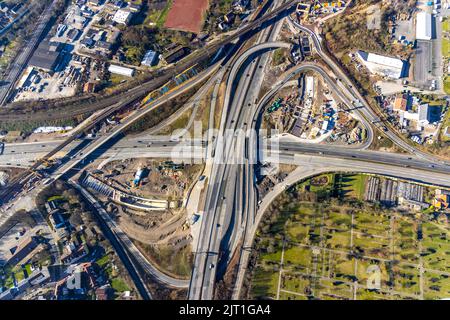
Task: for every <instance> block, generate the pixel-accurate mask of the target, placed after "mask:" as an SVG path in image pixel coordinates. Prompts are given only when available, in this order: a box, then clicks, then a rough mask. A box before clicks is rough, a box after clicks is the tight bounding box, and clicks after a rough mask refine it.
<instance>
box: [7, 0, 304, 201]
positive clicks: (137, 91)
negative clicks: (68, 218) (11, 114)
mask: <svg viewBox="0 0 450 320" xmlns="http://www.w3.org/2000/svg"><path fill="white" fill-rule="evenodd" d="M297 2H298V0H293V1H289V2H288V3H285V4H283V5H281V6H279V7H277V8H276V9H274V10H273V11H272V12H270V13H269V14H266V15H264V16H262V17H258V18H257V19H256V20H255V21H252V22H250V23H248V25H246V26H245V27H243V28H240V29H239V30H238V31H237V32H236V33H234V34H232V35H230V36H228V37H226V38H225V39H222V40H220V41H217V42H215V43H214V44H212V45H210V46H208V47H207V48H205V49H204V50H203V51H202V52H197V54H192V56H191V58H190V59H187V60H185V62H183V63H181V64H179V65H178V66H177V65H175V66H173V68H172V69H171V70H165V72H164V75H162V76H161V77H159V78H155V79H152V80H151V81H150V82H149V83H144V84H142V85H140V86H138V87H135V88H134V89H131V90H128V91H127V92H126V93H125V94H124V95H117V96H115V97H113V99H114V100H112V101H110V100H108V99H104V100H103V102H104V103H106V104H105V106H104V107H106V106H108V108H106V109H105V110H104V111H102V112H101V113H100V114H99V115H98V116H96V117H94V118H93V119H92V120H91V121H90V123H89V124H88V125H86V126H85V127H84V128H82V129H80V130H79V131H75V132H73V134H72V135H71V136H70V137H68V138H67V139H66V140H65V141H64V142H63V143H61V144H60V145H59V146H58V147H56V148H55V149H53V150H52V151H51V152H49V153H48V154H47V155H45V156H44V157H43V159H40V160H38V161H36V162H35V163H34V164H33V166H32V167H31V169H32V170H36V169H38V168H39V167H40V166H41V165H42V164H44V163H45V161H47V160H48V159H50V158H52V157H53V156H54V155H56V154H57V153H58V152H59V151H61V150H62V149H63V148H64V147H66V146H68V145H69V144H71V143H72V142H74V141H75V140H76V139H77V137H78V136H79V135H80V134H81V133H83V132H87V131H88V130H90V129H92V128H94V127H95V126H96V124H97V123H101V122H102V121H105V120H106V119H107V118H108V117H109V116H111V115H112V114H114V113H115V112H117V111H118V110H121V109H122V108H124V107H125V106H127V105H130V104H132V103H133V102H135V101H136V100H137V99H139V98H140V97H142V95H143V94H144V93H146V92H147V93H148V92H150V91H152V90H154V89H157V88H158V87H160V86H162V85H163V84H164V83H166V82H167V81H168V80H169V79H171V78H172V77H173V76H175V75H177V74H178V73H179V71H177V70H180V69H181V70H186V69H187V68H189V67H191V66H193V65H195V64H196V63H198V62H200V61H203V60H205V59H206V58H208V57H209V56H210V54H211V52H215V50H218V49H219V48H221V47H223V46H224V45H226V44H227V43H230V42H231V41H234V40H235V39H238V38H240V37H242V36H244V35H246V34H247V33H248V32H250V31H253V30H255V29H256V30H259V29H260V28H261V26H262V25H263V24H264V23H266V22H267V21H270V20H272V19H278V16H279V15H280V14H282V13H283V12H285V11H286V10H288V9H290V8H292V7H293V6H294V5H295V4H296V3H297ZM213 49H214V50H213ZM217 67H218V64H217V63H216V64H215V65H213V66H211V67H209V68H208V70H207V71H205V72H203V73H202V76H205V75H208V74H209V72H211V70H214V69H215V68H217ZM177 68H178V69H177ZM199 78H201V77H197V78H195V79H196V80H194V81H190V82H189V84H192V83H193V82H196V81H198V79H199ZM183 87H184V90H185V89H186V87H189V85H188V86H185V85H184V86H183ZM182 91H183V90H179V89H177V90H176V91H175V92H177V94H179V93H181V92H182ZM170 96H172V97H173V96H174V95H173V92H172V93H170V94H168V95H166V96H163V97H162V98H161V99H158V102H161V103H162V102H165V101H167V99H168V97H170ZM159 104H160V103H159ZM153 105H154V104H153ZM148 109H149V108H147V110H148ZM145 113H146V112H145V111H144V114H145ZM131 118H132V117H131ZM139 118H140V116H139V115H137V116H136V117H135V118H134V119H135V120H137V119H139ZM128 119H130V117H129V118H128ZM128 121H129V122H128V124H127V125H124V127H128V125H130V124H131V123H133V121H134V120H133V119H131V120H128ZM113 131H115V130H113ZM113 134H114V132H113ZM109 139H110V138H108V137H106V138H103V139H97V142H96V143H95V145H96V146H99V145H102V144H103V143H104V142H106V141H108V140H109ZM102 140H103V142H102ZM95 148H96V147H91V148H90V149H89V150H88V151H87V154H89V153H91V152H92V151H93V150H95ZM83 158H84V157H83ZM72 160H73V159H72ZM81 160H82V159H80V161H81ZM78 162H79V161H76V160H73V161H69V163H66V164H65V169H64V170H62V174H64V173H65V172H67V171H68V170H70V169H71V168H72V167H74V166H75V165H76V163H78ZM32 176H33V175H32V174H29V173H25V174H22V175H20V176H18V177H17V178H16V181H14V182H12V183H11V185H10V186H8V188H6V189H5V190H2V192H1V196H2V198H3V199H2V200H3V203H6V202H8V201H10V200H11V198H12V197H13V195H14V194H15V193H16V192H17V191H18V190H20V188H21V187H22V186H23V185H24V183H27V182H28V181H29V180H30V179H31V178H32ZM57 177H59V176H57Z"/></svg>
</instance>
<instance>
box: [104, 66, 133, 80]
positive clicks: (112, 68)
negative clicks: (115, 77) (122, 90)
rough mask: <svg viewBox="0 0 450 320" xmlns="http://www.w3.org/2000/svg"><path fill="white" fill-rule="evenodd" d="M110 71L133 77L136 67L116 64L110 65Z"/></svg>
mask: <svg viewBox="0 0 450 320" xmlns="http://www.w3.org/2000/svg"><path fill="white" fill-rule="evenodd" d="M108 71H109V72H111V73H115V74H119V75H121V76H126V77H132V76H133V75H134V69H131V68H126V67H121V66H118V65H115V64H112V65H110V66H109V68H108Z"/></svg>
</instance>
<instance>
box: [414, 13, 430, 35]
mask: <svg viewBox="0 0 450 320" xmlns="http://www.w3.org/2000/svg"><path fill="white" fill-rule="evenodd" d="M432 38H433V17H432V16H431V14H430V13H427V12H424V11H421V12H419V13H418V14H417V17H416V40H431V39H432Z"/></svg>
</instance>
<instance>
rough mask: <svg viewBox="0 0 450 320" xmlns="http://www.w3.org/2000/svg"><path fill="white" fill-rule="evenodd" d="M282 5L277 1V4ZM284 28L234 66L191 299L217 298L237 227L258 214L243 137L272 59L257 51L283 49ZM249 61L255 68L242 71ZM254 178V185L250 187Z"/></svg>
mask: <svg viewBox="0 0 450 320" xmlns="http://www.w3.org/2000/svg"><path fill="white" fill-rule="evenodd" d="M276 4H277V3H276V2H274V4H273V5H274V6H276ZM280 24H281V22H280ZM279 28H280V27H279V26H278V23H275V24H274V27H273V28H268V29H265V30H263V32H262V33H261V34H260V35H259V36H258V39H257V41H256V45H257V48H256V49H255V48H253V49H250V50H248V51H246V52H245V53H244V54H243V55H241V56H240V57H239V58H238V59H236V60H235V61H233V63H232V65H231V71H230V73H229V75H228V78H227V82H226V84H227V86H226V93H225V101H224V103H223V110H222V117H221V123H220V127H219V135H218V138H217V140H216V141H215V142H214V143H215V146H213V152H212V154H214V161H213V163H212V166H211V169H210V175H209V181H208V187H207V191H206V201H205V206H204V210H203V211H204V213H203V217H204V218H203V219H202V225H201V229H200V239H199V241H198V247H197V248H196V250H195V259H194V267H193V271H192V277H191V284H190V287H189V294H188V298H189V299H191V300H198V299H203V300H204V299H206V300H209V299H212V298H213V297H214V285H215V281H216V276H217V272H218V269H219V267H220V265H219V264H220V263H221V262H223V261H224V260H225V262H226V259H227V253H228V254H229V253H231V249H232V248H233V247H234V244H233V242H234V241H236V240H237V239H235V237H236V236H238V233H237V232H236V228H237V229H239V227H240V226H242V223H243V222H244V221H242V220H244V219H246V218H245V216H246V215H248V213H249V212H253V211H254V210H253V208H254V205H255V200H256V199H255V198H254V197H253V196H251V195H250V194H249V193H252V194H253V193H254V185H253V171H252V169H253V166H251V165H249V164H248V160H245V159H244V153H245V152H244V145H245V141H246V140H247V139H248V138H249V137H248V136H246V135H245V134H239V132H243V130H245V129H246V127H247V123H248V122H247V119H251V116H252V112H251V110H252V109H254V108H255V104H254V99H255V96H256V97H257V94H259V88H260V85H261V83H262V80H263V75H264V66H266V63H267V58H268V55H263V57H257V58H255V59H253V61H250V59H249V57H250V56H251V55H252V54H253V53H255V52H257V51H261V50H267V49H269V48H274V47H277V46H276V45H275V46H274V45H273V44H272V43H271V41H272V39H274V38H276V36H277V34H278V32H279ZM263 43H267V44H266V45H265V44H263ZM258 45H259V46H258ZM245 61H249V63H248V64H246V65H245V66H244V67H242V65H243V63H244V62H245ZM241 67H242V68H241ZM254 89H256V90H254ZM236 133H237V134H236ZM247 141H248V140H247ZM238 163H241V164H242V163H243V164H245V165H238ZM207 164H208V161H207ZM249 177H250V179H251V183H248V179H249ZM235 186H236V188H235ZM243 193H245V196H243ZM221 271H223V270H221Z"/></svg>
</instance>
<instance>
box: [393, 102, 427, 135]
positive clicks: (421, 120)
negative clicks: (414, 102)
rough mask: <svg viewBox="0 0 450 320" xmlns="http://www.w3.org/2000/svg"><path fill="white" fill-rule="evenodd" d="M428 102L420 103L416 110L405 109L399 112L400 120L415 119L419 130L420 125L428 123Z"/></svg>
mask: <svg viewBox="0 0 450 320" xmlns="http://www.w3.org/2000/svg"><path fill="white" fill-rule="evenodd" d="M429 110H430V109H429V105H428V103H425V104H421V105H419V106H418V107H417V112H413V111H410V110H408V111H405V112H401V114H400V122H403V120H404V119H406V120H412V121H416V124H417V129H418V130H421V129H422V127H424V126H426V125H428V124H429V123H430V111H429Z"/></svg>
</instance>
